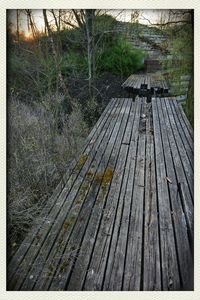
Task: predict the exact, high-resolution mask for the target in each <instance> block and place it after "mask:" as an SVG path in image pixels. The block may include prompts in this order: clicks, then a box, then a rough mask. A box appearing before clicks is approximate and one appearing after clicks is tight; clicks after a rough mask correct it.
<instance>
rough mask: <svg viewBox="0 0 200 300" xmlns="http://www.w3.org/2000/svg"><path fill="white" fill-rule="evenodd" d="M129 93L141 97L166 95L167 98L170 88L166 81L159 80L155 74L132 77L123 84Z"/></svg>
mask: <svg viewBox="0 0 200 300" xmlns="http://www.w3.org/2000/svg"><path fill="white" fill-rule="evenodd" d="M122 87H123V88H124V89H126V90H128V91H129V92H131V93H133V94H136V95H140V96H147V95H157V96H158V95H162V96H163V95H164V96H167V95H168V93H169V88H168V85H167V83H166V81H165V80H164V79H160V78H159V79H158V76H157V75H155V74H142V75H130V76H129V77H128V78H127V79H126V81H125V82H124V83H123V84H122Z"/></svg>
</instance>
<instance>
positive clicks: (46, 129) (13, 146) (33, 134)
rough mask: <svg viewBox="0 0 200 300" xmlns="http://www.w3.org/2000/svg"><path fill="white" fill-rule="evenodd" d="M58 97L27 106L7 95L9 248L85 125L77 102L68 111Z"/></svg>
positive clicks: (45, 194)
mask: <svg viewBox="0 0 200 300" xmlns="http://www.w3.org/2000/svg"><path fill="white" fill-rule="evenodd" d="M61 106H62V98H61V97H59V98H57V97H55V96H51V97H48V98H46V99H44V101H43V102H42V103H40V104H38V103H37V105H35V106H30V105H27V104H25V103H22V102H20V101H18V100H17V99H16V97H12V98H10V99H9V105H8V123H9V128H8V144H7V145H8V238H9V241H8V242H9V247H10V249H12V250H13V251H14V250H15V249H16V248H17V246H18V244H19V242H20V240H21V239H22V238H23V237H24V235H25V233H26V232H27V230H28V229H29V227H30V225H31V224H32V221H33V220H34V218H35V216H36V215H37V214H38V212H39V211H40V209H41V207H42V206H43V205H44V204H45V201H46V200H47V197H48V196H49V195H51V193H52V191H53V189H54V188H55V186H56V185H57V183H58V182H59V181H60V180H61V178H62V176H63V174H64V173H65V171H66V164H67V162H68V161H69V159H71V158H72V157H73V156H74V154H75V153H77V151H78V150H80V148H81V145H82V143H83V142H84V140H85V137H86V136H87V134H88V128H87V126H86V123H85V122H84V120H83V116H82V113H81V111H80V109H79V107H78V105H77V106H76V108H74V110H73V112H72V113H71V114H70V115H64V114H63V113H62V110H61V109H60V108H61Z"/></svg>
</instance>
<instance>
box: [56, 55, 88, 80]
mask: <svg viewBox="0 0 200 300" xmlns="http://www.w3.org/2000/svg"><path fill="white" fill-rule="evenodd" d="M60 66H61V72H62V74H63V76H65V77H69V76H72V77H78V76H79V75H80V74H82V76H84V75H86V74H87V60H86V57H85V56H84V55H83V54H80V53H79V52H75V51H71V50H70V51H67V52H65V53H64V54H63V57H62V62H61V65H60Z"/></svg>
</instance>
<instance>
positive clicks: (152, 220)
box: [143, 104, 161, 291]
mask: <svg viewBox="0 0 200 300" xmlns="http://www.w3.org/2000/svg"><path fill="white" fill-rule="evenodd" d="M149 106H150V108H151V104H149ZM152 126H153V125H152V113H151V112H149V115H148V120H147V134H146V163H145V218H144V253H143V255H144V258H143V259H144V263H143V290H144V291H160V290H161V266H160V249H159V228H158V226H159V225H158V207H157V193H156V174H155V157H154V151H155V149H154V138H153V128H152Z"/></svg>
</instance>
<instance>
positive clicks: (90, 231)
mask: <svg viewBox="0 0 200 300" xmlns="http://www.w3.org/2000/svg"><path fill="white" fill-rule="evenodd" d="M133 107H134V104H133V103H132V109H131V112H130V114H129V119H128V123H127V126H126V131H125V134H124V138H123V140H126V141H128V136H129V127H130V128H133V126H132V124H133V121H134V115H133V110H134V109H133ZM129 139H130V136H129ZM112 156H113V158H114V157H115V156H116V154H115V152H114V151H113V153H112ZM123 156H124V155H123ZM119 158H120V157H118V158H117V160H118V159H119ZM110 167H111V168H112V165H110ZM117 168H118V167H116V169H117ZM115 172H116V171H115ZM115 181H116V182H115ZM118 182H119V177H118V176H114V177H113V180H112V185H114V184H118ZM101 189H102V190H101V191H100V193H99V194H98V196H97V200H96V203H95V206H94V208H93V213H92V216H91V220H90V224H89V225H88V228H87V231H86V233H85V236H84V240H83V243H82V245H81V249H80V253H79V257H80V259H79V260H77V262H76V264H75V266H74V269H73V272H72V276H71V278H70V281H69V285H68V287H67V289H68V290H82V289H83V284H84V280H85V276H86V274H87V272H88V271H89V269H88V264H89V261H90V258H91V255H92V250H93V247H94V243H95V239H96V235H97V232H98V228H99V224H100V221H101V217H102V213H103V210H102V209H103V207H104V205H105V204H104V203H105V198H106V196H107V193H105V191H104V189H105V188H104V186H103V185H102V186H101Z"/></svg>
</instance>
